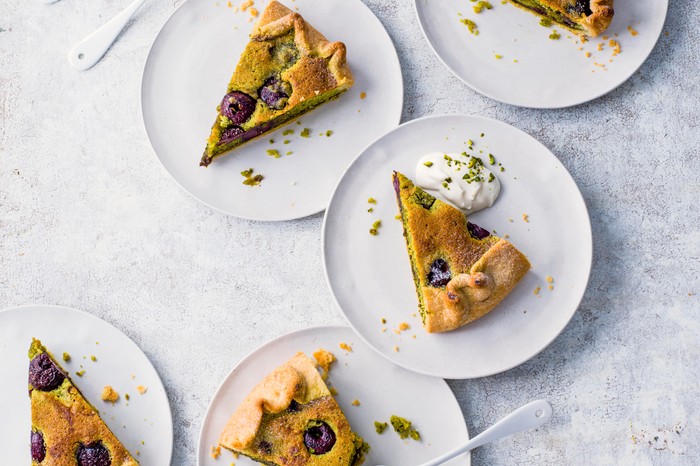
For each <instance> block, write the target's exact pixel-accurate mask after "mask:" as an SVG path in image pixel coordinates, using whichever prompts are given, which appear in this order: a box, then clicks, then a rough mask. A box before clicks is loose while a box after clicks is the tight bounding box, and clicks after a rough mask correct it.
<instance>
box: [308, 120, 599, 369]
mask: <svg viewBox="0 0 700 466" xmlns="http://www.w3.org/2000/svg"><path fill="white" fill-rule="evenodd" d="M455 117H457V118H468V119H476V120H486V121H490V122H496V123H498V124H502V125H506V126H509V127H510V128H512V129H514V130H516V131H518V132H520V133H522V134H523V135H525V136H527V137H528V138H530V139H533V140H534V141H535V142H537V143H538V144H539V145H541V146H542V147H544V148H545V149H546V150H547V152H548V153H549V154H550V155H551V156H552V157H553V158H554V159H555V160H556V161H557V162H559V164H560V165H561V167H562V169H563V170H564V175H565V176H568V178H569V180H570V181H571V182H572V183H573V185H574V187H575V188H576V194H577V195H576V202H577V203H580V204H581V206H582V207H583V213H585V220H586V225H587V226H588V228H587V229H586V231H587V234H585V235H584V238H585V239H586V246H587V249H588V253H587V254H586V259H587V261H586V262H587V264H584V266H583V267H582V268H584V269H587V272H588V273H587V277H586V283H585V284H584V286H583V287H582V289H581V293H580V296H579V297H578V299H577V300H576V301H577V304H576V306H575V308H574V309H573V311H572V312H571V315H570V316H569V318H568V319H567V320H566V323H565V324H564V325H562V327H561V329H560V330H559V331H558V332H557V333H556V335H554V336H552V338H551V339H549V340H548V341H547V342H546V344H544V345H543V346H542V348H540V349H539V350H538V351H536V352H534V353H533V354H531V355H529V356H526V357H525V358H518V361H517V362H515V363H513V364H511V365H509V366H508V367H505V368H502V369H498V370H491V371H484V372H483V373H476V374H468V375H465V373H463V372H461V373H460V374H459V375H457V374H452V373H449V374H447V373H443V372H435V371H429V370H420V369H416V368H415V367H411V366H410V365H407V364H406V363H403V362H402V361H401V360H397V359H393V358H392V357H391V356H392V355H391V354H389V353H384V352H383V351H381V349H380V348H377V347H375V346H374V345H373V344H372V343H371V342H370V341H369V339H367V338H365V336H364V335H363V334H362V333H361V332H360V331H359V330H358V329H357V328H356V327H355V325H354V324H353V323H352V322H351V321H350V319H349V318H348V316H347V314H346V313H345V311H344V310H343V308H342V306H341V305H340V302H339V301H338V297H337V296H336V293H335V290H334V288H333V285H332V281H331V277H330V274H329V273H328V263H327V248H328V244H329V243H330V241H329V240H327V226H328V219H329V218H330V215H329V213H328V212H330V210H331V209H332V208H333V204H334V201H335V200H336V194H337V193H338V192H339V191H340V185H341V183H342V182H343V180H344V179H345V176H346V175H347V173H348V171H350V169H351V168H352V167H353V166H354V165H355V163H356V162H357V161H358V160H359V159H360V157H362V156H363V154H365V152H367V150H368V149H369V148H370V147H372V146H373V145H375V144H376V143H377V142H379V141H380V140H381V139H383V138H385V137H387V136H388V135H389V134H391V133H393V132H395V131H398V130H399V129H401V128H403V127H404V126H409V125H414V124H422V123H423V122H424V121H427V120H439V119H443V118H455ZM328 212H326V215H324V216H323V224H322V227H321V254H322V256H323V261H322V262H323V275H324V277H325V279H326V286H327V287H328V290H329V291H330V294H331V297H332V299H333V302H334V303H335V305H336V307H337V308H338V310H339V312H340V314H341V315H342V316H343V318H344V319H345V322H346V323H347V324H348V325H349V326H350V328H351V329H352V330H353V332H355V334H356V335H357V336H358V337H359V338H360V339H361V340H362V341H363V342H364V343H365V344H367V346H369V347H370V348H372V349H373V350H374V351H376V352H377V353H379V354H380V355H382V357H384V358H386V359H388V360H389V361H391V362H392V363H393V364H396V365H397V366H399V367H403V368H404V369H407V370H410V371H412V372H417V373H419V374H423V375H428V376H432V377H439V378H443V379H452V380H468V379H478V378H482V377H490V376H493V375H496V374H501V373H503V372H507V371H509V370H511V369H514V368H516V367H518V366H520V365H522V364H524V363H526V362H527V361H529V360H531V359H533V358H535V357H536V356H537V355H539V354H540V353H542V352H543V351H544V350H545V349H547V348H548V347H549V346H550V345H551V344H552V343H553V342H554V340H556V339H557V338H558V337H559V336H560V335H561V334H562V333H563V332H564V330H565V329H566V327H568V326H569V323H570V322H571V319H573V317H574V315H576V312H577V311H578V309H579V307H580V306H581V302H582V301H583V297H584V296H585V294H586V291H587V290H588V285H589V283H590V280H591V271H592V267H593V229H592V227H591V217H590V214H589V212H588V206H587V205H586V200H585V199H584V197H583V194H582V193H581V190H580V188H579V187H578V184H577V183H576V180H574V178H573V176H571V173H570V172H569V170H568V169H567V168H566V166H564V164H562V163H561V160H559V157H557V156H556V155H555V154H554V153H553V152H552V151H551V150H550V149H549V148H548V147H547V146H545V145H544V144H543V143H542V142H540V141H539V140H538V139H537V138H535V137H534V136H532V135H530V134H529V133H527V132H526V131H523V130H522V129H520V128H518V127H516V126H513V125H511V124H510V123H506V122H505V121H502V120H498V119H496V118H491V117H484V116H479V115H469V114H465V113H445V114H436V115H426V116H423V117H420V118H416V119H414V120H410V121H407V122H405V123H402V124H401V125H399V126H397V127H396V128H394V129H392V130H391V131H389V132H387V133H385V134H383V135H381V136H380V137H378V138H377V139H375V140H374V141H372V142H371V143H370V144H369V145H368V146H367V147H365V148H364V149H363V150H362V152H360V153H359V154H358V155H357V157H355V159H354V160H353V161H352V162H351V163H350V165H348V167H347V168H346V169H345V171H344V172H343V175H342V176H341V177H340V179H339V180H338V184H336V187H335V189H334V190H333V195H332V196H331V198H330V201H329V203H328Z"/></svg>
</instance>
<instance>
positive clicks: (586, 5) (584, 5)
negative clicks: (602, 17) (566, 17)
mask: <svg viewBox="0 0 700 466" xmlns="http://www.w3.org/2000/svg"><path fill="white" fill-rule="evenodd" d="M566 10H567V11H568V12H569V14H576V15H583V16H590V15H592V14H593V12H592V11H591V0H576V3H574V4H573V5H569V6H567V7H566Z"/></svg>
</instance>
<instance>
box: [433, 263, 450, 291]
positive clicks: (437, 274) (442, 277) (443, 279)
mask: <svg viewBox="0 0 700 466" xmlns="http://www.w3.org/2000/svg"><path fill="white" fill-rule="evenodd" d="M451 278H452V272H450V264H448V263H447V261H446V260H445V259H435V261H433V263H432V264H430V272H428V284H430V286H433V287H435V288H441V287H443V286H446V285H447V284H448V283H449V282H450V279H451Z"/></svg>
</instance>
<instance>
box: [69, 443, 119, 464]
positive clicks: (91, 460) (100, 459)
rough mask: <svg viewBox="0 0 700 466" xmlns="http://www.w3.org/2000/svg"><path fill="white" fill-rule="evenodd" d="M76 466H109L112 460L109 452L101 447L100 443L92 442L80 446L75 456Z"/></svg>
mask: <svg viewBox="0 0 700 466" xmlns="http://www.w3.org/2000/svg"><path fill="white" fill-rule="evenodd" d="M76 460H78V466H111V464H112V458H111V456H110V454H109V450H107V448H106V447H105V446H104V445H102V442H99V441H98V442H92V443H89V444H87V445H82V444H81V445H80V446H79V447H78V452H77V454H76Z"/></svg>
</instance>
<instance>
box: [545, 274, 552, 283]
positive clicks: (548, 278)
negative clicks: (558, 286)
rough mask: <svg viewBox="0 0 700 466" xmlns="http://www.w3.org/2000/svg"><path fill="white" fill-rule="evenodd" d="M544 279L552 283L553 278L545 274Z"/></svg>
mask: <svg viewBox="0 0 700 466" xmlns="http://www.w3.org/2000/svg"><path fill="white" fill-rule="evenodd" d="M546 280H547V283H554V278H552V277H550V276H549V275H547V278H546Z"/></svg>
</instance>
